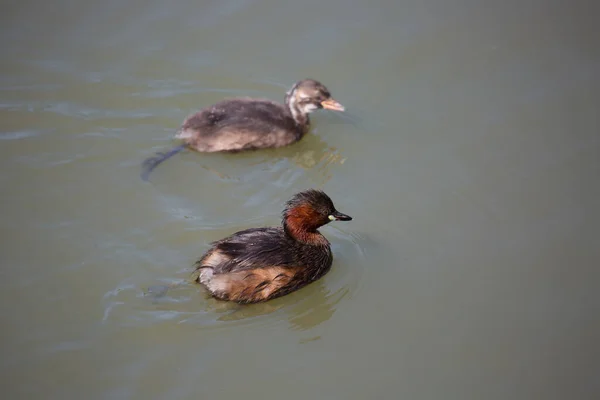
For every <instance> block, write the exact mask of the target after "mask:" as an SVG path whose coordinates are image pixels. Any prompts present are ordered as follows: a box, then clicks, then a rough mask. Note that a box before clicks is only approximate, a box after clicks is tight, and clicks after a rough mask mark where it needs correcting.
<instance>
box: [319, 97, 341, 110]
mask: <svg viewBox="0 0 600 400" xmlns="http://www.w3.org/2000/svg"><path fill="white" fill-rule="evenodd" d="M321 105H322V106H323V108H326V109H328V110H333V111H344V110H345V109H346V108H345V107H344V106H343V105H341V104H340V103H338V102H337V101H335V100H334V99H332V98H328V99H327V100H323V101H322V102H321Z"/></svg>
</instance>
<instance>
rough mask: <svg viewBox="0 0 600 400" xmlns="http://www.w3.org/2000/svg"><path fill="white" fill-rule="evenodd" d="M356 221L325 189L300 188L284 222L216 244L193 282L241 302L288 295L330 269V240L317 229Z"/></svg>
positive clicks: (217, 295)
mask: <svg viewBox="0 0 600 400" xmlns="http://www.w3.org/2000/svg"><path fill="white" fill-rule="evenodd" d="M351 220H352V217H350V216H349V215H346V214H343V213H341V212H339V211H337V209H336V208H335V206H334V204H333V202H332V200H331V198H330V197H329V196H328V195H327V194H325V192H323V191H321V190H316V189H309V190H305V191H302V192H299V193H296V194H295V195H294V196H293V197H292V198H291V199H290V200H289V201H288V202H287V203H286V205H285V209H284V210H283V213H282V224H281V226H277V227H261V228H250V229H246V230H242V231H239V232H236V233H234V234H232V235H230V236H228V237H226V238H224V239H221V240H218V241H215V242H213V243H211V246H210V248H209V249H208V250H207V251H206V252H205V253H204V255H203V256H202V257H201V258H200V259H199V260H198V261H197V262H196V263H195V270H194V272H193V273H192V276H191V277H190V281H191V282H194V283H199V284H201V285H202V286H203V287H204V288H206V289H207V290H208V292H209V293H210V295H212V296H213V297H214V298H216V299H219V300H224V301H232V302H236V303H240V304H248V303H259V302H264V301H268V300H271V299H274V298H277V297H281V296H284V295H286V294H289V293H291V292H294V291H296V290H298V289H301V288H303V287H304V286H306V285H308V284H310V283H312V282H314V281H316V280H318V279H320V278H321V277H323V276H324V275H325V274H327V272H329V270H330V269H331V265H332V263H333V255H332V252H331V245H330V243H329V241H328V240H327V238H325V236H323V235H322V234H321V233H320V232H319V231H318V229H319V228H320V227H321V226H323V225H326V224H328V223H330V222H332V221H351Z"/></svg>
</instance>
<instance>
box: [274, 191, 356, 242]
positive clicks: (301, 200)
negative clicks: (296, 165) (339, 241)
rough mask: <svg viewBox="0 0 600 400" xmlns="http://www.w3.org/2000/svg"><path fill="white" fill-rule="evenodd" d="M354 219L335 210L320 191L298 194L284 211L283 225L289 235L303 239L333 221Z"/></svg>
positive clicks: (327, 197)
mask: <svg viewBox="0 0 600 400" xmlns="http://www.w3.org/2000/svg"><path fill="white" fill-rule="evenodd" d="M351 220H352V217H350V216H349V215H346V214H342V213H341V212H339V211H338V210H336V209H335V206H334V205H333V202H332V201H331V199H330V198H329V196H327V195H326V194H325V193H324V192H322V191H320V190H314V189H310V190H306V191H304V192H300V193H297V194H296V195H294V197H292V198H291V199H290V200H289V201H288V202H287V203H286V207H285V210H283V225H284V227H285V229H286V231H287V232H288V233H290V234H291V235H292V236H294V237H296V238H300V239H302V237H303V235H304V234H305V233H315V232H316V231H317V229H318V228H319V227H320V226H323V225H325V224H328V223H330V222H331V221H351Z"/></svg>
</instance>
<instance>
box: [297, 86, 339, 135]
mask: <svg viewBox="0 0 600 400" xmlns="http://www.w3.org/2000/svg"><path fill="white" fill-rule="evenodd" d="M285 103H286V105H287V106H288V108H289V109H290V112H291V113H292V116H293V117H294V120H296V122H297V123H299V124H306V123H307V122H308V114H309V113H311V112H313V111H316V110H318V109H320V108H326V109H328V110H334V111H344V110H345V108H344V106H343V105H341V104H340V103H338V102H337V101H335V100H334V99H333V97H331V93H330V92H329V90H327V88H326V87H325V86H324V85H323V84H322V83H321V82H318V81H316V80H314V79H304V80H301V81H299V82H296V84H295V85H294V86H292V88H291V89H290V90H289V91H288V92H287V94H286V96H285Z"/></svg>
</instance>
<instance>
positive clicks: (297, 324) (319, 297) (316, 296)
mask: <svg viewBox="0 0 600 400" xmlns="http://www.w3.org/2000/svg"><path fill="white" fill-rule="evenodd" d="M310 290H311V292H310V294H308V295H307V294H302V292H304V291H302V292H299V293H298V294H297V295H298V296H299V297H300V296H301V297H302V300H301V301H299V302H297V303H295V304H290V297H287V298H286V299H287V301H285V300H275V301H272V302H268V303H258V304H252V305H249V306H241V305H238V304H232V303H224V302H220V301H218V300H214V299H213V301H212V302H211V308H213V309H217V310H220V311H221V312H227V313H226V314H225V315H223V316H221V317H219V321H241V320H245V319H248V318H255V317H259V316H262V315H268V314H271V313H274V312H276V311H278V310H282V309H284V310H285V313H286V314H287V315H288V322H289V323H290V325H291V327H292V328H294V329H297V330H307V329H310V328H314V327H315V326H318V325H319V324H321V323H322V322H325V321H327V320H328V319H330V318H331V317H332V316H333V314H334V312H335V310H336V306H337V304H338V303H339V301H340V300H341V299H342V298H343V297H344V296H345V295H346V294H347V293H348V291H349V289H348V288H345V287H343V288H340V289H339V290H337V291H336V292H334V293H329V292H328V291H327V288H326V286H325V284H324V283H323V282H317V283H316V284H314V285H312V286H311V287H310ZM304 293H305V292H304ZM294 295H295V294H294ZM294 295H291V296H294Z"/></svg>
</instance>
